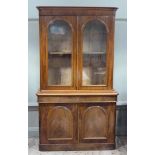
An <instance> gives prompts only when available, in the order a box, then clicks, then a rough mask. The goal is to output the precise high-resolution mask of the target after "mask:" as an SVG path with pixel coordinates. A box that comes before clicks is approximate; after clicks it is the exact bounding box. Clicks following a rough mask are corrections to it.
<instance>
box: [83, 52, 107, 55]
mask: <svg viewBox="0 0 155 155" xmlns="http://www.w3.org/2000/svg"><path fill="white" fill-rule="evenodd" d="M83 54H91V55H95V54H106V52H83Z"/></svg>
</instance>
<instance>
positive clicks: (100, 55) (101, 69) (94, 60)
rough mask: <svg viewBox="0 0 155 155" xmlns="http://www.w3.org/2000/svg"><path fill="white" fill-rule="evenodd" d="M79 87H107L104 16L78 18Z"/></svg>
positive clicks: (107, 48)
mask: <svg viewBox="0 0 155 155" xmlns="http://www.w3.org/2000/svg"><path fill="white" fill-rule="evenodd" d="M78 26H79V27H78V31H79V32H80V33H79V37H78V38H79V42H80V45H79V57H80V61H79V72H78V74H79V87H80V88H79V89H107V87H108V80H109V79H108V78H109V76H108V74H109V73H108V70H109V66H108V63H107V61H108V57H109V28H108V23H106V18H105V19H104V18H99V17H98V18H97V17H95V16H93V17H92V16H83V17H80V19H79V24H78Z"/></svg>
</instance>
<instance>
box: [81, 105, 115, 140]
mask: <svg viewBox="0 0 155 155" xmlns="http://www.w3.org/2000/svg"><path fill="white" fill-rule="evenodd" d="M78 121H79V128H78V129H79V142H80V143H114V141H115V103H111V104H110V103H108V104H107V103H86V104H80V105H79V107H78Z"/></svg>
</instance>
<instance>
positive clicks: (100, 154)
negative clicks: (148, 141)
mask: <svg viewBox="0 0 155 155" xmlns="http://www.w3.org/2000/svg"><path fill="white" fill-rule="evenodd" d="M38 143H39V139H38V138H36V137H34V138H29V140H28V146H29V147H28V148H29V150H28V154H29V155H127V138H126V137H116V150H105V151H104V150H103V151H49V152H41V151H39V150H38Z"/></svg>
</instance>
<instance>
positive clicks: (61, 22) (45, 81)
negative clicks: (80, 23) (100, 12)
mask: <svg viewBox="0 0 155 155" xmlns="http://www.w3.org/2000/svg"><path fill="white" fill-rule="evenodd" d="M42 18H43V22H42V24H41V25H42V27H41V28H42V37H41V38H42V40H41V43H42V42H43V45H42V46H41V47H42V49H41V55H42V59H41V61H42V63H41V64H42V66H41V67H42V73H41V75H42V79H41V84H42V85H41V86H42V87H43V88H44V89H55V90H56V89H58V90H59V89H62V90H63V89H75V83H76V82H75V81H76V68H75V67H76V61H75V60H76V17H74V16H55V17H54V16H46V17H42Z"/></svg>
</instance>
